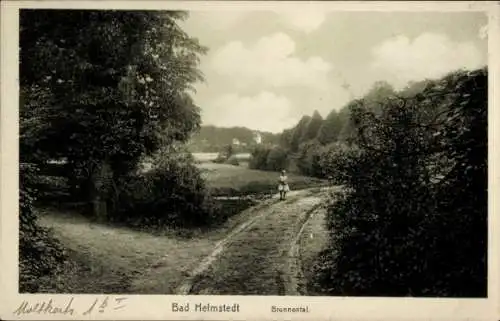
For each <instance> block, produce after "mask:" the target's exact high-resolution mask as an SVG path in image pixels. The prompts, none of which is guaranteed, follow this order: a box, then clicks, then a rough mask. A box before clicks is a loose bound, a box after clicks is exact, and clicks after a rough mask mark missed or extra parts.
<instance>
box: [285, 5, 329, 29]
mask: <svg viewBox="0 0 500 321" xmlns="http://www.w3.org/2000/svg"><path fill="white" fill-rule="evenodd" d="M279 15H280V16H281V19H282V20H283V21H284V22H285V23H286V24H287V25H288V26H290V27H291V28H294V29H296V30H299V31H303V32H305V33H311V32H313V31H314V30H316V29H318V28H319V27H320V26H321V25H322V24H323V22H324V21H325V19H326V13H325V12H324V11H321V10H318V9H312V8H302V9H300V10H298V9H292V10H291V9H288V10H285V11H280V12H279Z"/></svg>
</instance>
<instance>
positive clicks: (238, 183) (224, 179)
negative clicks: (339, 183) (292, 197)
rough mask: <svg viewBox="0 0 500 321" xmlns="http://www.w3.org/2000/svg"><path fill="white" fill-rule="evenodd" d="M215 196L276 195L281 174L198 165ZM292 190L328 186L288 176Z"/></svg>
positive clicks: (303, 177) (304, 178) (304, 177)
mask: <svg viewBox="0 0 500 321" xmlns="http://www.w3.org/2000/svg"><path fill="white" fill-rule="evenodd" d="M198 166H199V168H200V169H202V171H203V176H204V178H205V179H206V181H207V184H208V186H209V187H210V189H211V190H212V194H213V195H215V196H241V195H247V194H275V193H277V192H278V191H277V184H278V178H279V173H276V172H268V171H260V170H254V169H249V168H247V167H244V166H233V165H227V164H214V163H202V164H199V165H198ZM288 180H289V185H290V189H292V190H299V189H304V188H309V187H315V186H322V185H326V181H324V180H320V179H317V178H314V177H307V176H302V175H297V174H293V173H290V174H288Z"/></svg>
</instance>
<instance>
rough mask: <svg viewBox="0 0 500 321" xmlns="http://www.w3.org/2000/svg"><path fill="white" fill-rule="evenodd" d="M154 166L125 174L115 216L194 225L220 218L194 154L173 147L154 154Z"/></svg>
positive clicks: (125, 219)
mask: <svg viewBox="0 0 500 321" xmlns="http://www.w3.org/2000/svg"><path fill="white" fill-rule="evenodd" d="M153 162H154V169H153V170H151V171H149V172H147V173H144V174H142V175H130V176H127V177H123V178H122V179H121V181H120V184H121V185H122V186H123V187H122V188H121V189H120V194H119V196H118V199H119V202H118V204H119V206H118V208H117V210H116V211H115V214H114V216H113V218H112V219H114V220H116V221H121V222H127V223H131V224H133V225H138V226H154V227H162V226H170V227H195V226H207V225H210V224H212V223H216V222H219V221H220V220H219V217H218V216H217V215H218V211H217V207H216V206H215V205H214V204H215V203H214V202H213V200H212V198H211V197H210V195H209V194H208V193H207V190H206V186H205V181H204V180H203V179H202V177H201V175H200V171H199V170H198V168H197V167H196V166H195V162H194V159H193V157H192V156H191V154H189V153H187V152H184V153H182V152H179V151H178V150H173V148H169V149H165V150H161V151H160V152H158V153H157V154H156V155H155V157H154V161H153Z"/></svg>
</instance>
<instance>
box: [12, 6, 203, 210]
mask: <svg viewBox="0 0 500 321" xmlns="http://www.w3.org/2000/svg"><path fill="white" fill-rule="evenodd" d="M185 17H186V14H185V13H183V12H176V11H168V12H158V11H112V10H109V11H103V10H101V11H93V10H22V11H21V17H20V19H21V24H20V26H21V27H20V47H21V48H20V49H21V50H20V76H21V79H20V83H21V88H22V92H23V96H24V97H23V104H21V106H20V109H21V114H23V115H27V116H28V117H27V119H29V121H30V122H34V121H35V120H36V123H37V124H43V125H41V126H38V127H37V129H36V130H34V129H27V128H26V127H29V126H22V130H23V133H26V135H29V133H31V132H36V133H37V136H36V137H34V136H32V135H30V136H29V138H27V139H23V140H22V141H21V147H20V148H21V161H25V162H39V163H40V162H43V161H44V159H46V158H61V157H64V158H66V159H67V163H68V167H69V169H70V171H71V172H72V174H71V176H72V177H73V178H76V179H75V180H76V181H77V182H79V184H81V185H82V186H86V191H87V192H86V193H85V197H86V198H87V199H88V200H91V203H92V204H93V206H94V209H93V211H94V214H95V215H97V216H104V217H105V216H106V212H107V210H106V207H107V205H108V204H109V202H108V201H109V200H110V199H112V196H113V190H115V189H116V186H113V181H114V180H115V178H117V177H118V176H120V175H123V174H125V173H127V172H130V171H132V170H133V169H135V167H136V166H137V163H138V162H139V160H140V158H141V156H143V155H149V154H152V153H153V152H154V151H155V150H157V149H158V148H159V147H160V146H161V145H165V144H167V145H168V144H171V143H173V142H175V141H185V140H186V139H187V138H188V137H189V136H190V134H191V132H193V131H194V130H196V129H197V128H198V127H199V123H200V116H199V108H198V107H197V106H195V105H194V103H193V101H192V99H191V97H190V96H189V91H190V90H191V89H192V84H193V83H194V82H195V81H199V80H201V79H202V75H201V73H200V72H199V71H198V69H197V64H198V62H199V55H200V54H203V53H204V52H205V51H206V49H205V48H204V47H202V46H200V45H199V43H198V42H197V40H196V39H193V38H190V37H189V36H188V35H187V34H186V33H185V32H184V31H183V30H182V29H181V28H180V27H179V25H178V24H177V21H178V20H180V19H184V18H185ZM41 97H43V99H41ZM47 102H48V103H47ZM38 155H45V156H44V159H40V158H37V157H38ZM110 205H112V202H111V204H110Z"/></svg>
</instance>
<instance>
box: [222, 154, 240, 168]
mask: <svg viewBox="0 0 500 321" xmlns="http://www.w3.org/2000/svg"><path fill="white" fill-rule="evenodd" d="M225 163H226V164H229V165H234V166H240V161H239V160H238V158H236V157H234V156H232V157H229V159H228V160H227V161H226V162H225Z"/></svg>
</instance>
